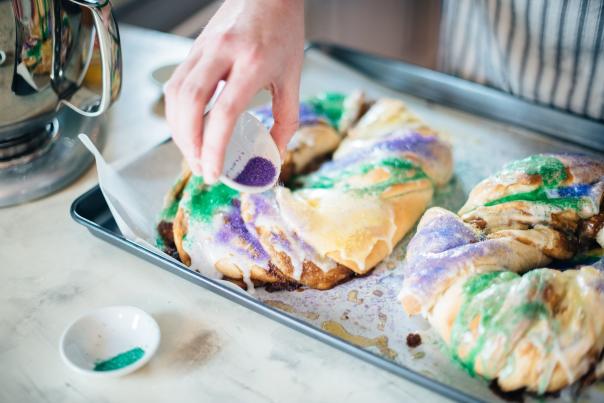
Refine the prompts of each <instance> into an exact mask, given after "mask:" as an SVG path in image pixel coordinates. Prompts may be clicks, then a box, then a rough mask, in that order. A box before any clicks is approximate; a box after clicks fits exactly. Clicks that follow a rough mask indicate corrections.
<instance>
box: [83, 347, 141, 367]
mask: <svg viewBox="0 0 604 403" xmlns="http://www.w3.org/2000/svg"><path fill="white" fill-rule="evenodd" d="M143 355H145V350H143V349H142V348H140V347H135V348H133V349H132V350H128V351H125V352H123V353H121V354H118V355H116V356H115V357H111V358H109V359H108V360H104V361H98V362H97V363H96V364H94V370H95V371H97V372H105V371H115V370H116V369H122V368H124V367H127V366H128V365H130V364H134V363H135V362H137V361H138V360H140V359H141V358H143Z"/></svg>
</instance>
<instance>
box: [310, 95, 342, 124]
mask: <svg viewBox="0 0 604 403" xmlns="http://www.w3.org/2000/svg"><path fill="white" fill-rule="evenodd" d="M345 99H346V96H345V95H344V94H340V93H338V92H325V93H323V94H320V95H317V96H316V97H312V98H310V99H309V100H308V102H309V103H310V104H311V105H312V106H313V108H314V109H315V112H316V113H317V114H319V115H324V116H325V117H327V119H328V120H329V122H330V123H331V125H332V126H334V127H338V122H339V121H340V118H341V117H342V113H343V111H344V100H345Z"/></svg>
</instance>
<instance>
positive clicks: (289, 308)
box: [262, 299, 319, 320]
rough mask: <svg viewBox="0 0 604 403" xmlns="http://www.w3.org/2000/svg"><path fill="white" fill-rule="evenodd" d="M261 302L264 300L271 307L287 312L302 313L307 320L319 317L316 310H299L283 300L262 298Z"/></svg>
mask: <svg viewBox="0 0 604 403" xmlns="http://www.w3.org/2000/svg"><path fill="white" fill-rule="evenodd" d="M262 302H264V303H265V304H267V305H270V306H272V307H273V308H277V309H280V310H282V311H285V312H287V313H292V314H298V315H302V316H304V317H305V318H306V319H309V320H317V319H319V314H318V313H316V312H300V311H298V310H296V309H295V308H294V307H293V306H291V305H289V304H286V303H285V302H282V301H278V300H276V299H266V300H264V301H262Z"/></svg>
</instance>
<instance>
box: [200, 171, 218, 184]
mask: <svg viewBox="0 0 604 403" xmlns="http://www.w3.org/2000/svg"><path fill="white" fill-rule="evenodd" d="M203 180H204V182H205V183H207V184H208V185H213V184H214V183H216V181H217V180H218V173H217V172H216V170H215V169H214V168H208V169H204V171H203Z"/></svg>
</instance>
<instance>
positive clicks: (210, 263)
mask: <svg viewBox="0 0 604 403" xmlns="http://www.w3.org/2000/svg"><path fill="white" fill-rule="evenodd" d="M222 225H223V214H222V213H219V214H215V215H214V216H213V217H212V222H211V223H210V224H206V223H202V222H199V221H195V220H189V227H188V230H187V237H186V240H185V242H183V247H184V249H185V251H186V252H187V253H188V254H189V256H190V257H191V268H192V269H194V270H196V271H198V272H200V273H201V274H203V275H204V276H207V277H211V278H221V277H222V273H221V272H220V271H218V269H217V268H216V264H217V263H218V262H219V261H221V260H227V261H228V262H230V263H231V264H233V265H234V266H236V267H237V269H239V271H240V272H241V274H242V279H243V281H244V282H245V284H246V285H247V287H248V291H250V292H253V291H254V283H253V282H252V280H251V269H252V267H253V266H255V265H257V263H256V262H254V261H253V260H252V259H251V258H249V257H248V256H247V255H246V254H245V253H243V252H241V253H239V252H237V251H236V249H235V248H234V246H233V245H231V244H230V243H221V242H217V241H216V239H215V235H216V230H217V229H219V228H220V227H221V226H222Z"/></svg>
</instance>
